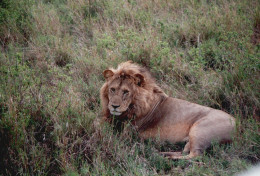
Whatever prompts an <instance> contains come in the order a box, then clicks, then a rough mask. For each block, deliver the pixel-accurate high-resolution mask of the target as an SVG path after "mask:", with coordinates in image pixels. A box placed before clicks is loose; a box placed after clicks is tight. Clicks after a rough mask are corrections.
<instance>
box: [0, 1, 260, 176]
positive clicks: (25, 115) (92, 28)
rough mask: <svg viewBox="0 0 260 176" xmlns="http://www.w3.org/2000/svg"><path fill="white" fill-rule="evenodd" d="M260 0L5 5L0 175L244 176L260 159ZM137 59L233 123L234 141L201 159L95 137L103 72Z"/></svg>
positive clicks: (132, 140) (0, 33) (132, 138)
mask: <svg viewBox="0 0 260 176" xmlns="http://www.w3.org/2000/svg"><path fill="white" fill-rule="evenodd" d="M259 6H260V4H259V1H257V0H251V1H246V0H238V1H232V0H231V1H230V0H229V1H228V0H220V1H206V0H202V1H197V0H185V1H181V0H177V1H163V0H158V1H148V0H147V1H140V0H129V1H122V0H116V1H112V0H91V1H85V0H75V1H72V0H40V1H33V0H20V1H15V0H4V1H2V2H1V3H0V49H1V53H0V175H15V174H18V175H54V174H56V175H63V174H64V175H164V174H170V175H233V174H235V173H239V172H240V171H242V170H245V169H247V168H249V167H250V166H252V165H254V164H256V163H258V162H259V161H260V146H259V144H260V139H259V115H260V103H259V98H260V96H259V91H258V90H259V88H260V86H259V76H260V74H259V69H260V60H259V58H260V52H259V40H260V38H259V31H260V28H259V26H260V21H259V13H260V12H259ZM127 60H133V61H134V62H137V63H139V64H141V65H143V66H146V67H148V68H149V69H150V71H151V72H152V74H153V75H154V77H155V78H156V79H157V82H158V84H159V85H160V86H161V87H162V88H163V89H164V90H165V92H166V93H167V94H168V95H170V96H173V97H177V98H181V99H185V100H189V101H192V102H195V103H198V104H202V105H205V106H210V107H213V108H216V109H221V110H223V111H226V112H228V113H230V114H232V115H233V116H234V117H235V118H236V121H237V130H236V133H235V135H234V142H233V143H232V144H229V145H218V144H214V145H213V146H212V147H211V148H210V149H208V150H207V151H206V153H205V154H204V155H203V156H202V157H201V158H199V159H198V160H193V161H176V160H168V159H166V158H163V157H162V156H160V155H159V151H173V150H174V151H180V150H181V149H182V147H183V145H184V144H182V143H180V144H171V143H167V142H165V143H162V142H159V141H157V140H155V141H151V140H148V141H142V140H141V139H140V138H139V137H138V136H137V134H135V132H134V131H132V130H130V131H125V132H123V133H117V132H116V131H114V130H113V128H112V127H111V126H109V125H105V126H102V128H100V129H95V128H94V121H95V119H97V118H99V117H100V112H101V107H100V98H99V89H100V88H101V86H102V84H103V83H104V78H103V76H102V72H103V70H104V69H106V68H108V67H111V66H113V67H116V66H117V65H118V64H119V63H120V62H123V61H127Z"/></svg>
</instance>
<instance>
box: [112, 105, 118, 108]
mask: <svg viewBox="0 0 260 176" xmlns="http://www.w3.org/2000/svg"><path fill="white" fill-rule="evenodd" d="M119 106H120V105H112V107H113V108H114V109H116V108H118V107H119Z"/></svg>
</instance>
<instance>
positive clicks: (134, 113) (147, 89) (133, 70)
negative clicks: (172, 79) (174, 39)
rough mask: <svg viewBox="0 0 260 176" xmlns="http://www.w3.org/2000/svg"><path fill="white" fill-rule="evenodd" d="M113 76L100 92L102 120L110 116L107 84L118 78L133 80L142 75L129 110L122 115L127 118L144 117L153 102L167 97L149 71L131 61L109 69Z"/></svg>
mask: <svg viewBox="0 0 260 176" xmlns="http://www.w3.org/2000/svg"><path fill="white" fill-rule="evenodd" d="M110 70H112V71H113V73H114V75H113V76H112V77H111V78H110V79H107V80H106V82H105V83H104V85H103V86H102V88H101V90H100V99H101V105H102V115H103V118H108V117H110V116H111V114H110V111H109V109H108V103H109V99H108V87H109V84H110V83H111V82H112V81H113V80H114V79H116V78H118V77H120V76H126V75H127V76H130V77H132V78H134V76H135V75H137V74H139V75H142V78H143V79H142V80H141V83H140V85H135V91H134V96H133V99H132V104H131V108H129V110H128V111H127V112H126V114H124V116H127V117H128V118H132V117H135V118H136V119H139V118H142V117H143V116H145V115H146V114H147V113H148V112H149V111H150V110H151V108H152V107H153V105H154V102H156V101H159V99H160V97H161V96H165V97H166V96H167V95H166V94H165V93H164V92H163V91H162V89H161V88H160V87H159V86H158V85H157V84H156V82H155V80H154V79H153V78H152V76H151V74H150V73H149V71H148V70H147V69H146V68H144V67H141V66H139V65H137V64H134V63H132V62H131V61H128V62H124V63H121V64H120V65H119V66H118V68H117V69H113V68H111V69H110Z"/></svg>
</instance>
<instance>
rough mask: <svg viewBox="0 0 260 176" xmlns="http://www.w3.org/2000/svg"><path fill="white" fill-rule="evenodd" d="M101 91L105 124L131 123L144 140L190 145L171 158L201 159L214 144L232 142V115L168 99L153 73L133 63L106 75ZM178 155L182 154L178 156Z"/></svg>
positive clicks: (123, 64) (107, 72)
mask: <svg viewBox="0 0 260 176" xmlns="http://www.w3.org/2000/svg"><path fill="white" fill-rule="evenodd" d="M103 75H104V77H105V78H106V82H105V84H104V85H103V87H102V88H101V91H100V94H101V102H102V110H103V120H105V121H111V118H112V117H113V116H115V117H116V118H119V119H129V120H130V121H131V123H132V124H133V125H134V126H135V127H136V129H137V131H138V132H139V134H140V136H141V137H142V138H144V139H146V138H157V137H159V139H160V140H163V141H170V142H180V141H187V144H186V145H185V147H184V150H183V152H185V153H187V152H190V153H189V155H186V156H182V155H181V154H180V152H164V153H163V154H165V155H167V156H168V157H169V158H173V159H190V158H193V157H195V156H198V155H201V154H202V152H203V151H204V150H205V149H206V148H207V147H209V146H210V144H211V142H212V141H219V142H223V141H230V140H231V134H232V131H233V130H234V126H235V119H234V118H233V117H232V116H230V115H229V114H227V113H225V112H223V111H220V110H216V109H212V108H209V107H205V106H201V105H198V104H195V103H190V102H188V101H185V100H180V99H176V98H172V97H168V96H167V95H166V94H165V93H164V92H163V91H162V89H161V88H160V87H159V86H158V85H157V84H156V83H155V81H154V79H153V78H152V76H151V75H150V73H149V72H148V71H147V70H146V69H145V68H143V67H140V66H139V65H137V64H134V63H132V62H130V61H128V62H124V63H121V64H120V65H119V66H118V68H117V69H108V70H105V71H104V72H103ZM177 153H178V154H177Z"/></svg>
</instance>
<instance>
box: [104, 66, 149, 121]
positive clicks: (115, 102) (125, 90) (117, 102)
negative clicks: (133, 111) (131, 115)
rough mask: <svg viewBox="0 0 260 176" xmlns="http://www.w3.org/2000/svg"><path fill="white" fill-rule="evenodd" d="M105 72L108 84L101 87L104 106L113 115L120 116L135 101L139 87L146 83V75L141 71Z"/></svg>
mask: <svg viewBox="0 0 260 176" xmlns="http://www.w3.org/2000/svg"><path fill="white" fill-rule="evenodd" d="M103 74H104V77H105V78H106V84H105V86H103V89H101V100H102V101H103V105H102V106H103V107H104V108H107V110H108V111H109V112H110V114H111V115H115V116H120V115H121V114H123V113H124V112H126V111H127V110H128V109H129V106H130V105H131V104H132V103H133V101H134V99H135V97H136V96H135V95H136V94H137V91H138V89H139V88H140V87H142V84H143V83H144V77H143V75H141V74H139V73H131V72H129V73H128V72H117V73H115V72H114V71H112V70H105V71H104V73H103ZM106 112H107V111H106Z"/></svg>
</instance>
